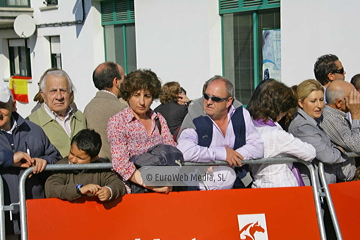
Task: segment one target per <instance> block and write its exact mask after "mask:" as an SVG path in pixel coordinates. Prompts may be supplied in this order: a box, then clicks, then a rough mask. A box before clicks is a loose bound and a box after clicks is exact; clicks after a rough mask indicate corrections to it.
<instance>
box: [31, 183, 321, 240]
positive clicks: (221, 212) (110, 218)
mask: <svg viewBox="0 0 360 240" xmlns="http://www.w3.org/2000/svg"><path fill="white" fill-rule="evenodd" d="M27 217H28V236H29V239H30V240H31V239H36V240H41V239H46V240H47V239H122V240H123V239H131V240H155V239H157V240H176V239H181V240H202V239H207V240H208V239H214V240H215V239H216V240H219V239H226V240H228V239H230V240H231V239H242V240H248V239H251V240H264V239H276V240H282V239H284V240H285V239H286V240H289V239H292V240H300V239H301V240H303V239H307V240H311V239H316V240H318V239H320V234H319V230H318V223H317V219H316V213H315V205H314V198H313V194H312V189H311V187H292V188H273V189H237V190H218V191H191V192H172V193H170V194H168V195H165V194H157V193H149V194H129V195H125V196H124V198H123V199H122V201H121V202H108V203H104V204H102V203H100V202H97V201H95V200H94V198H93V197H91V198H90V199H89V198H87V199H86V200H85V199H81V200H78V201H77V202H76V203H71V202H68V201H63V200H59V199H39V200H27Z"/></svg>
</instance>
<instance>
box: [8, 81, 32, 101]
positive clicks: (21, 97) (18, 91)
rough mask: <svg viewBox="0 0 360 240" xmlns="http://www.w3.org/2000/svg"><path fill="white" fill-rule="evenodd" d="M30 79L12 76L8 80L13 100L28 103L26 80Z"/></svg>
mask: <svg viewBox="0 0 360 240" xmlns="http://www.w3.org/2000/svg"><path fill="white" fill-rule="evenodd" d="M29 79H31V77H21V76H13V77H12V78H10V86H9V88H10V91H11V93H12V94H13V96H14V100H16V101H19V102H22V103H29V93H28V85H27V80H29Z"/></svg>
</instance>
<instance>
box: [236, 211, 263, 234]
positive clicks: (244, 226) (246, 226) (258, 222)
mask: <svg viewBox="0 0 360 240" xmlns="http://www.w3.org/2000/svg"><path fill="white" fill-rule="evenodd" d="M238 224H239V230H240V239H241V240H268V234H267V228H266V219H265V214H244V215H238Z"/></svg>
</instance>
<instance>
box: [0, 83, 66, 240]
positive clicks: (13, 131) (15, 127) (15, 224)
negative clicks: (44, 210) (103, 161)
mask: <svg viewBox="0 0 360 240" xmlns="http://www.w3.org/2000/svg"><path fill="white" fill-rule="evenodd" d="M60 158H61V156H60V153H59V152H58V150H57V149H56V148H55V147H54V146H53V145H52V144H51V143H50V141H49V139H48V138H47V137H46V135H45V133H44V131H43V130H42V129H41V127H39V126H38V125H36V124H34V123H32V122H30V121H27V120H24V119H23V118H22V117H21V116H20V115H19V114H18V113H17V112H16V102H15V101H14V100H13V97H12V95H11V92H10V90H9V88H8V87H7V86H6V85H5V83H4V82H0V174H1V176H2V180H3V183H4V198H5V199H4V200H5V205H10V204H11V203H18V202H19V180H20V176H21V174H22V172H23V171H24V168H28V167H32V166H34V170H33V174H32V175H31V177H30V178H29V179H28V180H27V181H26V198H27V199H35V198H43V197H44V190H43V185H44V182H45V177H46V176H45V175H44V173H41V172H42V171H43V170H44V169H45V167H46V165H47V164H53V163H55V162H56V161H57V160H59V159H60ZM40 173H41V174H40ZM0 194H3V193H0ZM11 214H12V216H11V218H10V215H9V212H6V235H14V234H15V235H18V234H20V228H19V210H18V208H15V210H14V211H12V212H11ZM10 219H12V221H10Z"/></svg>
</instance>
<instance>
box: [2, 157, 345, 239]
mask: <svg viewBox="0 0 360 240" xmlns="http://www.w3.org/2000/svg"><path fill="white" fill-rule="evenodd" d="M289 162H299V163H302V164H304V165H305V166H306V167H307V168H308V169H309V172H310V180H311V182H312V183H316V184H313V186H312V191H313V195H314V202H315V209H316V216H317V220H318V227H319V231H320V237H321V239H322V240H325V239H326V233H325V227H324V220H323V216H322V210H321V196H323V195H324V194H323V193H322V191H321V189H319V186H320V184H319V182H318V180H317V178H316V173H315V169H314V167H313V165H312V164H311V162H306V161H302V160H300V159H297V158H293V157H284V158H263V159H258V160H246V161H243V162H242V163H243V164H250V165H251V164H271V163H275V164H276V163H277V164H279V163H289ZM184 165H185V166H196V165H197V166H220V165H223V166H227V165H228V164H227V162H224V161H216V162H214V163H199V162H196V163H193V162H185V164H184ZM111 168H112V164H111V163H92V164H71V165H70V164H69V165H66V164H61V165H48V166H46V168H45V171H58V170H84V169H111ZM32 171H33V167H31V168H28V169H26V170H25V171H24V172H23V174H22V176H21V178H20V183H19V184H20V186H19V197H20V202H19V203H15V204H19V205H20V227H21V239H22V240H27V239H28V233H27V215H26V197H25V181H26V179H27V177H28V175H29V174H31V173H32ZM320 171H321V170H320ZM325 186H326V187H324V188H327V185H326V184H325ZM1 188H2V185H0V190H1ZM325 197H326V198H327V201H330V203H331V204H329V206H332V208H333V205H332V201H331V196H330V193H329V191H328V190H327V193H326V190H325ZM1 198H3V196H1V197H0V201H1ZM328 199H329V200H328ZM0 206H3V203H1V202H0ZM1 212H2V213H1V214H3V211H1ZM333 212H334V213H335V211H334V209H333ZM2 216H3V215H2ZM334 216H335V219H333V221H335V222H336V223H337V219H336V215H334ZM2 226H4V225H2ZM337 226H338V224H337ZM338 231H339V232H338V233H337V234H339V236H340V237H341V232H340V229H339V228H338ZM1 232H2V231H1ZM2 235H3V233H2V234H1V235H0V237H2ZM4 235H5V233H4ZM3 239H5V237H4V238H3ZM339 239H342V238H339ZM0 240H2V239H0Z"/></svg>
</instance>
